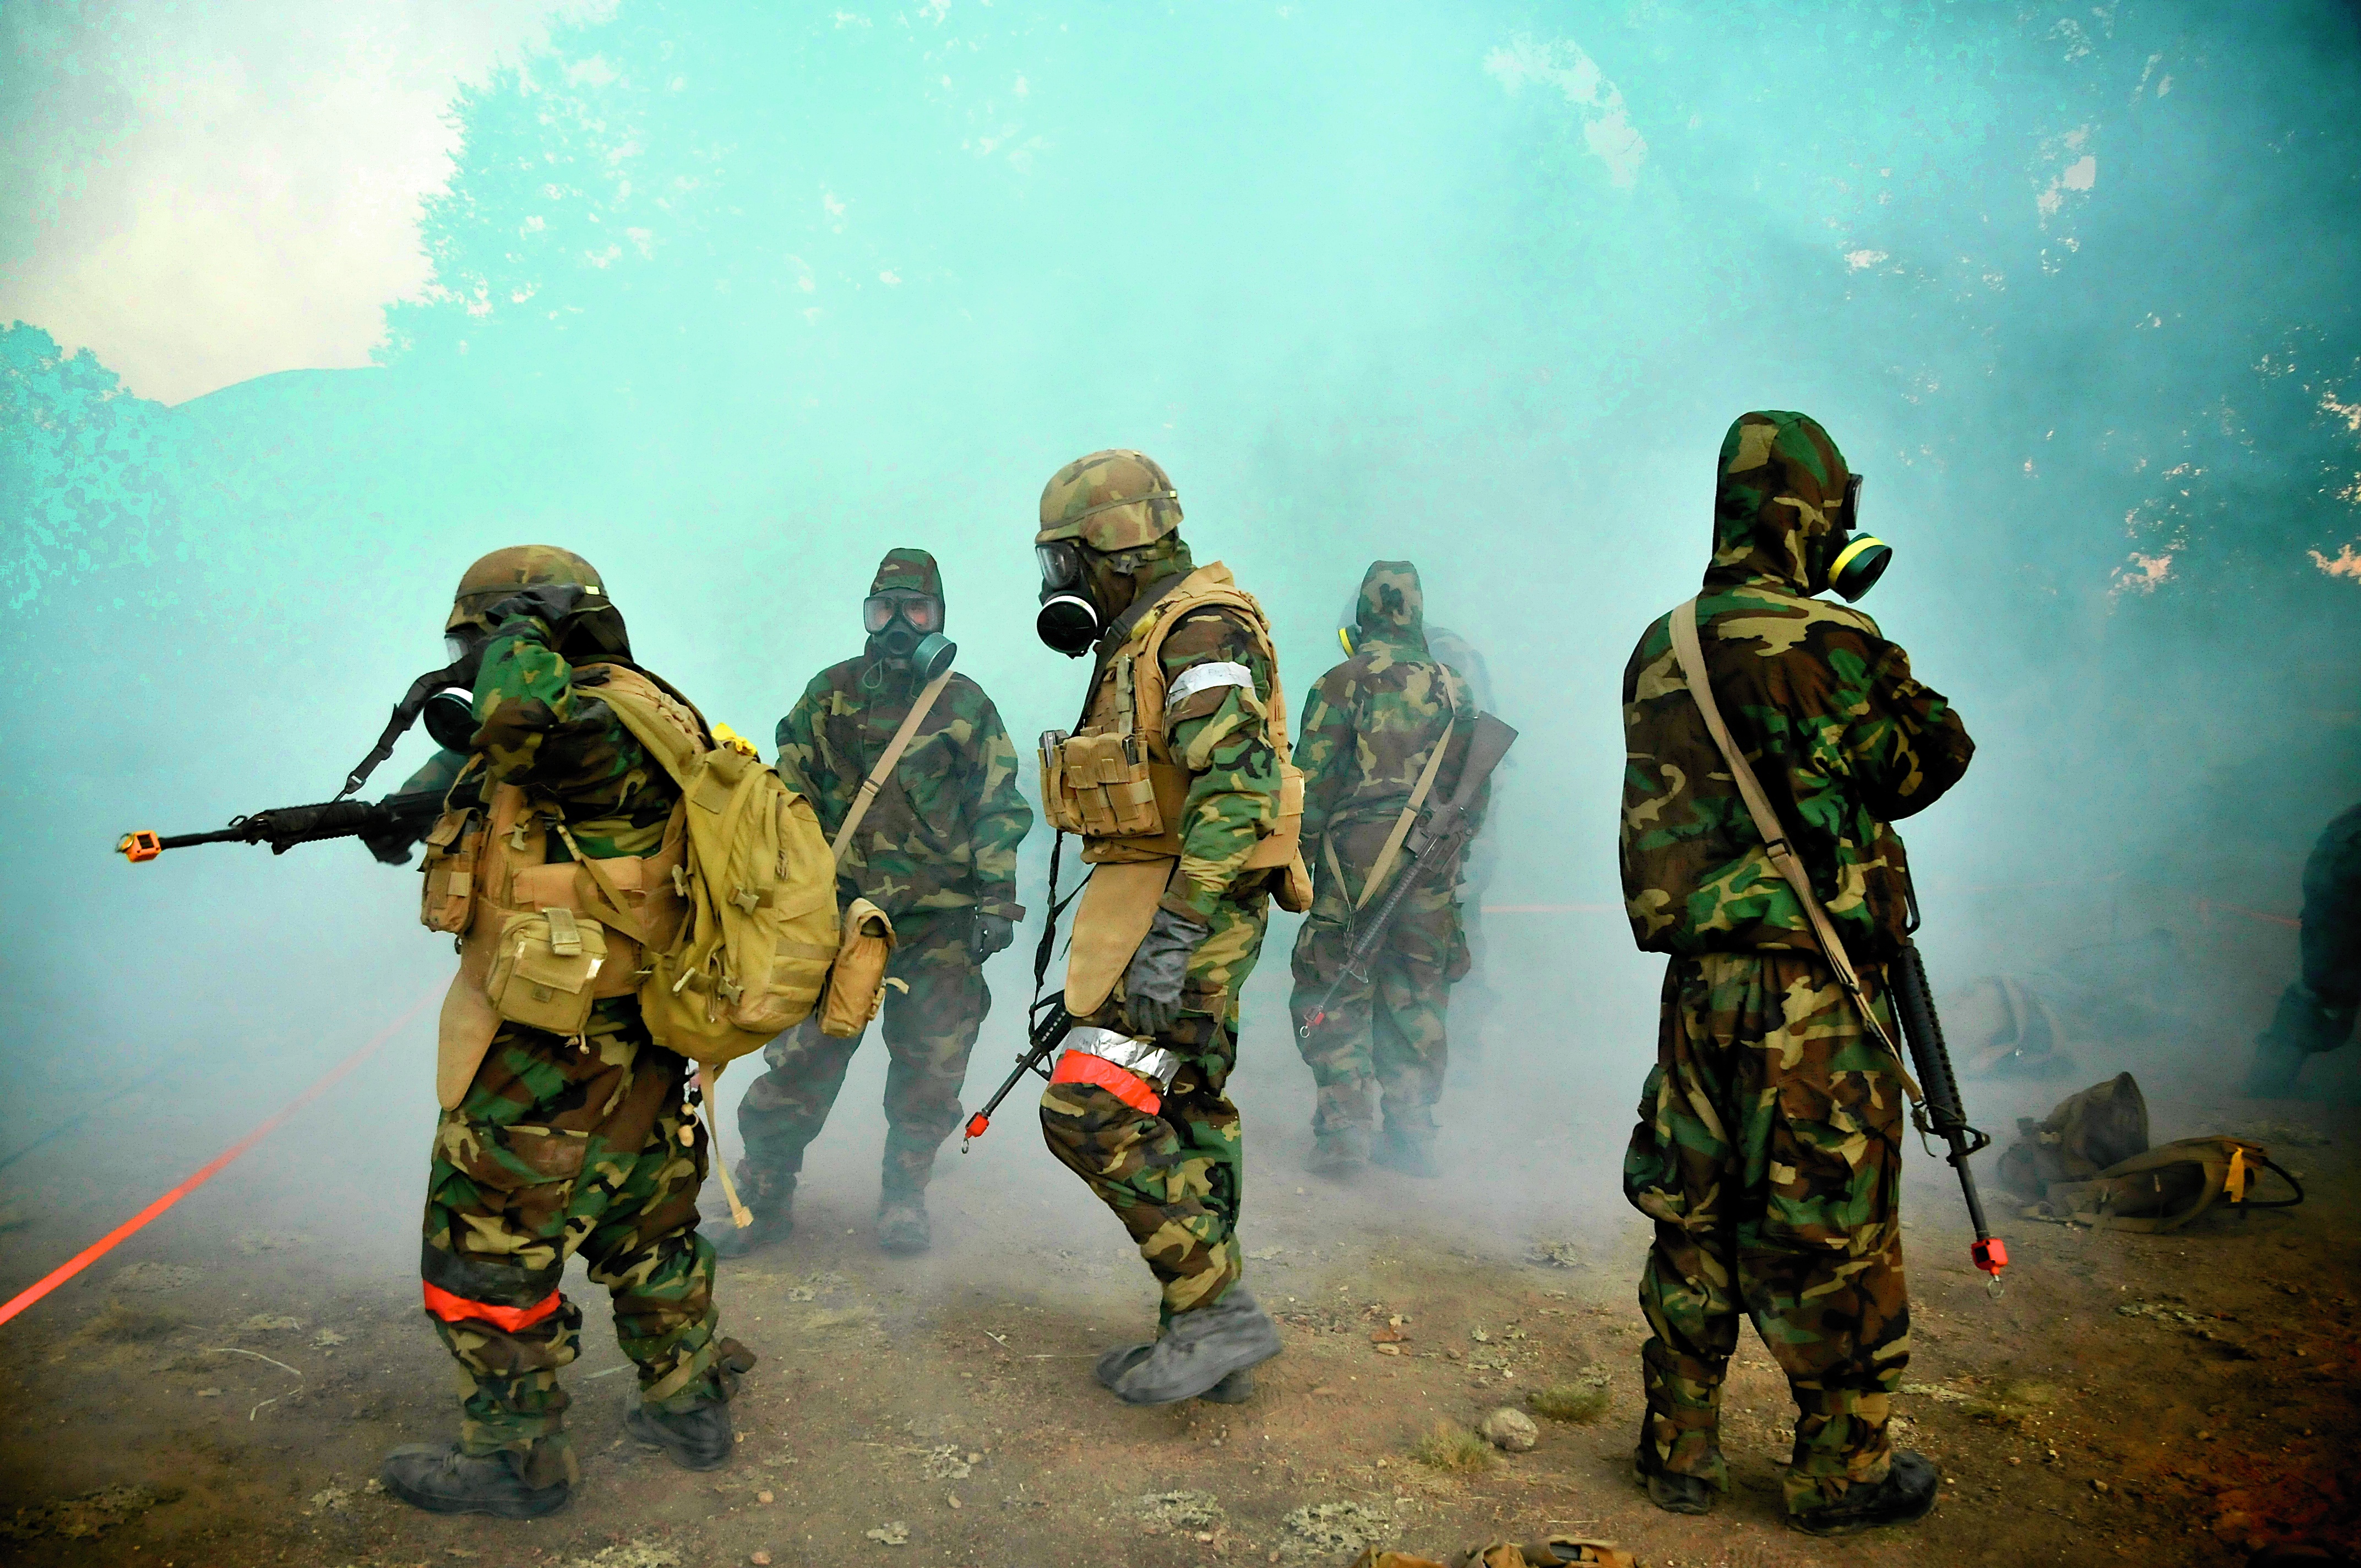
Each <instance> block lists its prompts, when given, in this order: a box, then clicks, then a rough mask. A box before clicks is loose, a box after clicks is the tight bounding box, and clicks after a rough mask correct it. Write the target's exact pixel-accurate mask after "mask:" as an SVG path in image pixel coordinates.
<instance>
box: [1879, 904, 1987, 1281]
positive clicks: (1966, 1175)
mask: <svg viewBox="0 0 2361 1568" xmlns="http://www.w3.org/2000/svg"><path fill="white" fill-rule="evenodd" d="M1917 926H1918V914H1917V899H1916V895H1913V897H1912V899H1911V916H1910V928H1911V929H1912V930H1913V931H1915V930H1916V929H1917ZM1885 979H1886V983H1887V984H1889V985H1891V986H1892V987H1893V988H1894V1014H1895V1016H1896V1017H1898V1018H1899V1019H1900V1020H1901V1021H1902V1037H1903V1038H1904V1039H1905V1040H1906V1041H1908V1042H1909V1045H1910V1061H1911V1065H1912V1066H1914V1067H1916V1069H1918V1092H1919V1095H1920V1097H1921V1099H1922V1100H1923V1102H1924V1103H1923V1104H1920V1105H1916V1106H1914V1107H1912V1108H1911V1113H1910V1114H1911V1119H1912V1121H1914V1122H1915V1123H1916V1124H1917V1127H1918V1135H1919V1137H1920V1138H1921V1139H1922V1140H1923V1139H1925V1138H1926V1137H1927V1135H1929V1134H1931V1135H1934V1136H1936V1137H1938V1138H1940V1139H1942V1140H1943V1142H1944V1143H1945V1144H1947V1145H1949V1147H1950V1151H1951V1152H1950V1153H1949V1155H1948V1156H1946V1157H1945V1163H1946V1164H1948V1165H1949V1166H1950V1167H1951V1168H1952V1169H1954V1170H1956V1171H1958V1172H1959V1173H1960V1195H1961V1196H1963V1197H1964V1198H1966V1199H1967V1201H1968V1223H1969V1224H1971V1226H1973V1227H1974V1229H1975V1233H1976V1239H1975V1241H1974V1242H1973V1244H1971V1245H1970V1246H1969V1248H1968V1256H1969V1258H1970V1259H1971V1261H1972V1262H1973V1263H1974V1264H1975V1266H1977V1267H1978V1268H1980V1269H1982V1270H1983V1272H1984V1276H1985V1279H1986V1282H1987V1283H1988V1284H1989V1285H1990V1286H1991V1288H1993V1290H1995V1291H1997V1290H1998V1289H1999V1288H2000V1275H2001V1270H2003V1269H2004V1268H2006V1267H2007V1266H2008V1244H2007V1243H2006V1242H2004V1241H2002V1240H2001V1239H2000V1238H1999V1237H1998V1236H1996V1235H1994V1234H1992V1227H1991V1226H1990V1225H1988V1224H1986V1223H1984V1201H1983V1195H1982V1193H1980V1192H1978V1191H1977V1190H1976V1173H1975V1172H1974V1171H1973V1170H1971V1169H1970V1168H1968V1160H1969V1158H1970V1157H1971V1156H1973V1155H1975V1154H1977V1153H1979V1152H1981V1151H1982V1150H1983V1149H1987V1148H1990V1147H1991V1146H1992V1135H1991V1134H1989V1133H1982V1132H1978V1131H1977V1130H1976V1129H1975V1128H1973V1127H1971V1126H1970V1125H1968V1113H1967V1109H1966V1107H1965V1105H1964V1103H1963V1102H1961V1100H1960V1080H1959V1079H1958V1078H1957V1077H1956V1076H1955V1075H1954V1074H1953V1073H1952V1071H1951V1051H1950V1047H1949V1046H1948V1045H1946V1044H1945V1043H1944V1041H1943V1020H1942V1019H1941V1018H1940V1017H1939V1016H1938V1014H1936V1012H1935V993H1934V991H1933V990H1932V988H1930V987H1929V986H1928V985H1927V963H1926V960H1925V959H1922V958H1920V957H1919V956H1918V944H1917V943H1916V942H1914V941H1912V940H1911V939H1910V938H1908V937H1907V936H1905V937H1904V938H1902V950H1901V951H1900V952H1898V953H1896V954H1894V959H1893V961H1892V962H1890V963H1888V964H1887V965H1886V966H1885ZM1928 1152H1929V1153H1932V1152H1933V1151H1932V1150H1929V1151H1928Z"/></svg>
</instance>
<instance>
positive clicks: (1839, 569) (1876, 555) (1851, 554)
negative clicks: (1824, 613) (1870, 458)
mask: <svg viewBox="0 0 2361 1568" xmlns="http://www.w3.org/2000/svg"><path fill="white" fill-rule="evenodd" d="M1860 519H1861V476H1860V475H1859V474H1851V475H1848V476H1847V477H1846V478H1845V494H1844V526H1843V527H1842V528H1840V529H1839V530H1838V531H1837V534H1836V537H1835V538H1834V539H1832V540H1830V541H1829V543H1831V544H1832V545H1834V546H1835V549H1836V554H1835V555H1834V556H1833V557H1831V558H1830V559H1829V561H1828V587H1832V588H1834V589H1836V591H1837V592H1838V593H1839V594H1842V595H1843V596H1844V598H1845V600H1846V602H1847V603H1849V604H1850V603H1858V602H1859V601H1860V599H1861V596H1862V595H1863V594H1866V593H1868V592H1869V590H1870V589H1872V588H1873V587H1876V586H1877V579H1878V578H1880V577H1882V576H1884V575H1885V568H1886V567H1888V566H1890V565H1893V564H1894V547H1893V546H1892V545H1890V544H1888V543H1885V541H1884V540H1883V539H1880V538H1878V537H1876V536H1875V535H1874V534H1869V533H1864V534H1861V535H1860V536H1859V537H1857V538H1856V537H1853V536H1852V531H1853V527H1854V525H1855V524H1856V523H1857V522H1858V521H1860Z"/></svg>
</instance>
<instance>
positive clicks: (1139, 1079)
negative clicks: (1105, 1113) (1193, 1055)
mask: <svg viewBox="0 0 2361 1568" xmlns="http://www.w3.org/2000/svg"><path fill="white" fill-rule="evenodd" d="M1064 1044H1065V1053H1064V1054H1063V1055H1062V1056H1060V1058H1058V1068H1057V1070H1056V1071H1054V1072H1052V1073H1051V1074H1050V1075H1049V1081H1050V1082H1051V1083H1089V1084H1095V1085H1096V1086H1097V1087H1099V1088H1101V1089H1104V1090H1105V1091H1107V1092H1108V1093H1110V1094H1112V1095H1114V1096H1115V1098H1116V1099H1118V1100H1120V1101H1122V1102H1124V1103H1125V1104H1126V1105H1128V1106H1130V1107H1131V1108H1132V1109H1133V1110H1135V1111H1137V1112H1139V1113H1141V1114H1143V1115H1148V1116H1153V1115H1155V1114H1156V1113H1158V1112H1159V1111H1160V1110H1161V1109H1163V1105H1164V1094H1165V1092H1166V1091H1168V1090H1170V1088H1171V1087H1172V1080H1174V1079H1175V1078H1177V1077H1179V1076H1180V1053H1178V1052H1177V1051H1173V1050H1171V1049H1170V1048H1168V1047H1163V1046H1159V1045H1158V1044H1156V1043H1155V1042H1154V1041H1153V1040H1144V1039H1140V1038H1138V1037H1137V1036H1131V1035H1126V1034H1122V1033H1120V1032H1118V1031H1116V1030H1114V1029H1102V1028H1099V1027H1097V1026H1095V1025H1089V1024H1078V1025H1075V1026H1074V1027H1073V1028H1071V1029H1070V1030H1068V1031H1067V1032H1066V1038H1065V1042H1064Z"/></svg>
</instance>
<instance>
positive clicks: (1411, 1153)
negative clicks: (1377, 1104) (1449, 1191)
mask: <svg viewBox="0 0 2361 1568" xmlns="http://www.w3.org/2000/svg"><path fill="white" fill-rule="evenodd" d="M1370 1158H1371V1159H1373V1160H1375V1161H1377V1162H1378V1164H1379V1165H1382V1166H1384V1167H1385V1168H1387V1169H1388V1170H1396V1171H1400V1173H1401V1174H1402V1175H1404V1176H1415V1177H1419V1178H1422V1179H1432V1178H1433V1177H1437V1176H1440V1175H1442V1174H1443V1172H1442V1171H1440V1170H1438V1169H1437V1168H1435V1164H1434V1129H1433V1128H1432V1127H1399V1126H1395V1125H1394V1124H1391V1123H1388V1124H1387V1125H1386V1133H1385V1136H1384V1137H1383V1138H1382V1139H1380V1140H1379V1141H1378V1147H1377V1151H1376V1152H1375V1153H1374V1154H1372V1155H1370Z"/></svg>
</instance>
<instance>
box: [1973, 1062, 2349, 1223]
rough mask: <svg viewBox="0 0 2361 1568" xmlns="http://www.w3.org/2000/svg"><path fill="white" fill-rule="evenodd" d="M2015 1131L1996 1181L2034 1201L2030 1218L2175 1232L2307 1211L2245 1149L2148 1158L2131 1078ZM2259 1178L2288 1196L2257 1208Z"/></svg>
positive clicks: (2152, 1152) (2216, 1139)
mask: <svg viewBox="0 0 2361 1568" xmlns="http://www.w3.org/2000/svg"><path fill="white" fill-rule="evenodd" d="M2016 1126H2017V1133H2018V1137H2017V1141H2016V1142H2015V1144H2014V1145H2012V1146H2010V1148H2009V1151H2008V1152H2007V1153H2006V1154H2005V1155H2003V1156H2002V1157H2001V1162H2000V1178H2001V1180H2002V1181H2003V1182H2004V1183H2005V1184H2006V1185H2007V1186H2008V1188H2009V1189H2010V1190H2012V1191H2015V1192H2017V1193H2020V1194H2022V1195H2024V1196H2025V1197H2026V1198H2029V1199H2032V1200H2034V1203H2033V1206H2032V1207H2031V1208H2028V1209H2027V1210H2026V1214H2027V1215H2028V1216H2029V1217H2034V1218H2041V1219H2052V1220H2070V1221H2071V1222H2073V1223H2076V1224H2081V1225H2092V1226H2099V1225H2103V1226H2106V1227H2108V1228H2110V1229H2114V1230H2122V1231H2146V1232H2162V1231H2177V1230H2179V1229H2180V1227H2181V1226H2183V1225H2186V1224H2188V1223H2190V1222H2191V1220H2194V1219H2196V1218H2197V1217H2198V1216H2199V1215H2200V1214H2202V1213H2205V1212H2208V1211H2209V1210H2211V1209H2213V1207H2214V1206H2215V1205H2216V1204H2223V1205H2224V1206H2226V1207H2227V1208H2228V1209H2229V1210H2230V1211H2231V1212H2237V1213H2244V1212H2246V1211H2248V1210H2251V1209H2286V1208H2292V1207H2293V1206H2294V1205H2296V1204H2298V1203H2301V1202H2302V1201H2303V1189H2302V1188H2301V1186H2299V1185H2298V1184H2297V1182H2296V1179H2295V1178H2294V1177H2292V1176H2290V1175H2289V1174H2288V1173H2287V1171H2286V1170H2284V1169H2282V1168H2280V1167H2279V1166H2278V1165H2275V1164H2273V1163H2272V1161H2271V1157H2270V1153H2269V1151H2268V1149H2266V1148H2265V1147H2264V1146H2262V1145H2260V1144H2258V1143H2255V1142H2253V1141H2252V1140H2250V1139H2246V1138H2234V1137H2230V1136H2228V1135H2223V1134H2215V1135H2209V1136H2204V1137H2195V1138H2179V1139H2176V1140H2174V1141H2173V1142H2171V1143H2169V1144H2164V1145H2160V1146H2157V1147H2155V1148H2150V1147H2149V1146H2148V1141H2147V1135H2148V1133H2147V1098H2146V1097H2145V1096H2143V1095H2142V1094H2141V1093H2140V1089H2139V1084H2138V1083H2137V1082H2136V1080H2134V1079H2133V1078H2132V1075H2131V1074H2130V1073H2127V1072H2126V1073H2121V1074H2118V1075H2117V1076H2116V1077H2114V1078H2112V1079H2109V1080H2107V1081H2106V1082H2104V1083H2095V1084H2092V1086H2091V1087H2090V1088H2088V1089H2085V1090H2083V1091H2081V1093H2079V1094H2074V1095H2070V1096H2069V1097H2068V1098H2066V1099H2065V1100H2063V1101H2061V1102H2059V1105H2058V1107H2057V1109H2056V1110H2054V1111H2052V1112H2050V1113H2049V1114H2048V1116H2046V1117H2044V1118H2043V1119H2042V1120H2040V1121H2039V1122H2036V1121H2034V1120H2033V1119H2032V1118H2031V1117H2029V1116H2024V1117H2019V1118H2018V1119H2017V1124H2016ZM2265 1171H2269V1172H2271V1173H2272V1174H2273V1175H2276V1176H2277V1177H2278V1178H2279V1180H2281V1181H2282V1182H2284V1183H2285V1184H2286V1185H2287V1188H2288V1190H2290V1192H2291V1193H2292V1194H2293V1196H2292V1197H2287V1198H2273V1199H2258V1198H2257V1197H2256V1196H2255V1185H2256V1183H2257V1182H2258V1181H2260V1180H2261V1179H2262V1176H2263V1173H2264V1172H2265Z"/></svg>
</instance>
